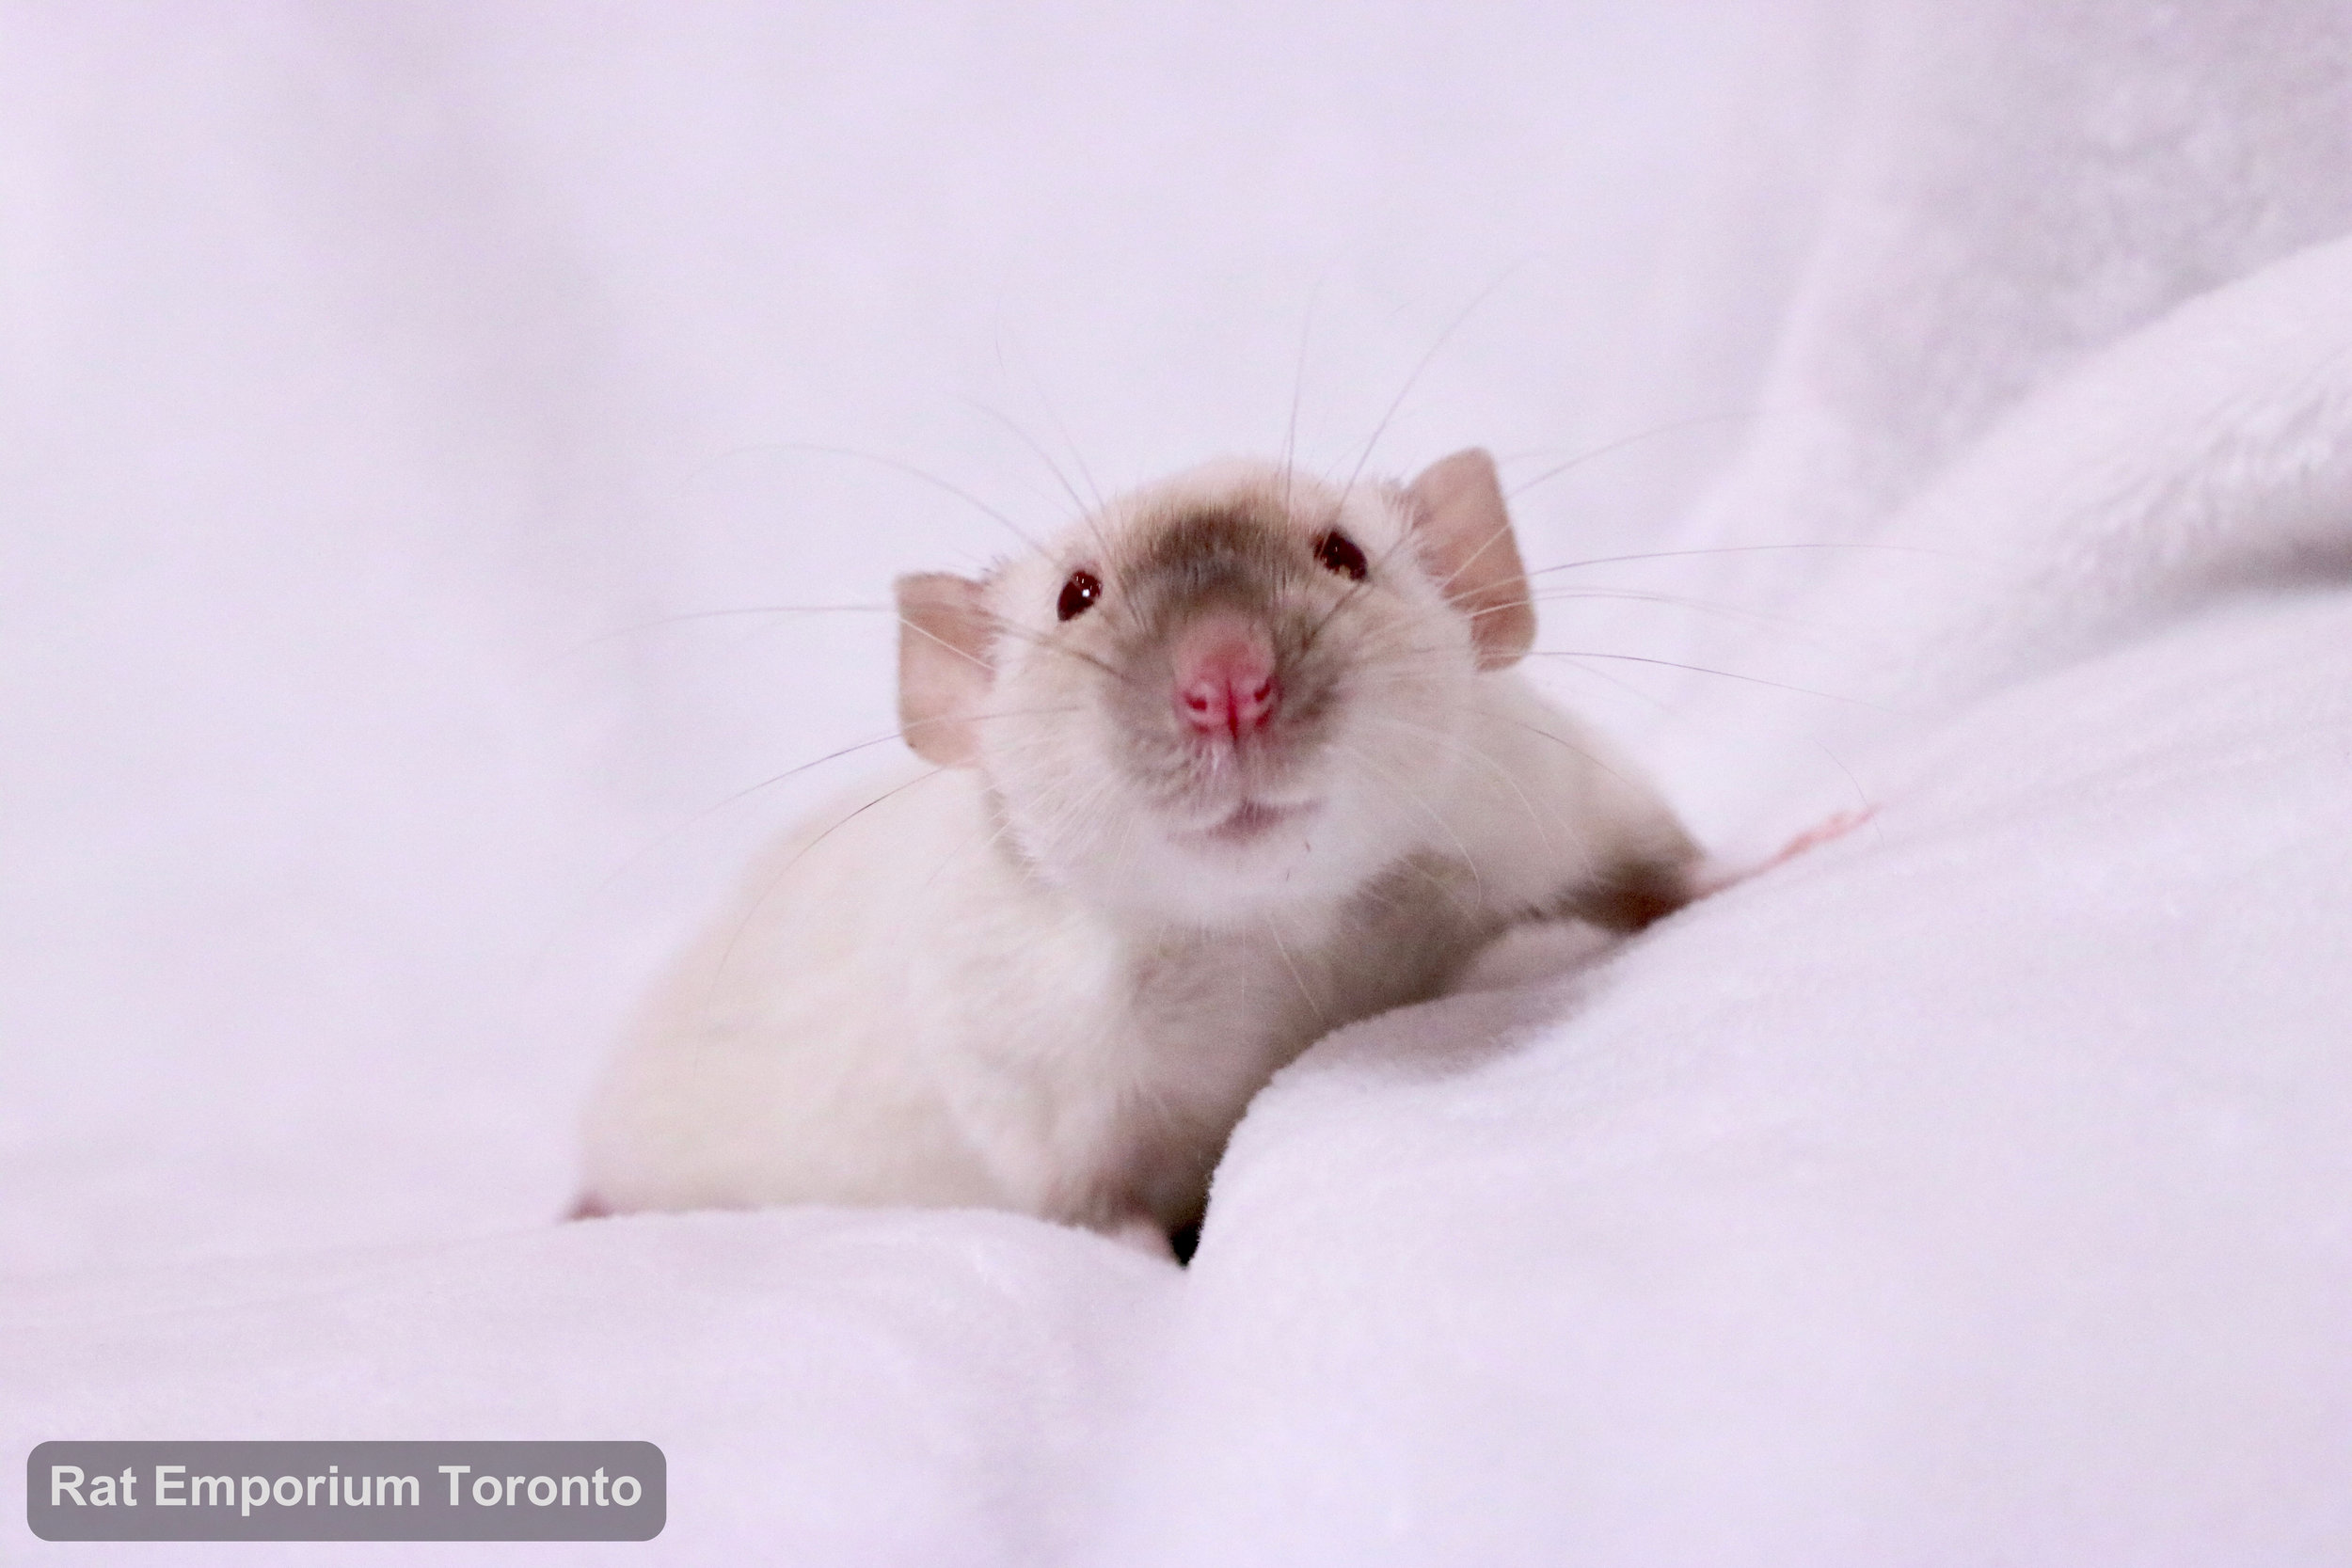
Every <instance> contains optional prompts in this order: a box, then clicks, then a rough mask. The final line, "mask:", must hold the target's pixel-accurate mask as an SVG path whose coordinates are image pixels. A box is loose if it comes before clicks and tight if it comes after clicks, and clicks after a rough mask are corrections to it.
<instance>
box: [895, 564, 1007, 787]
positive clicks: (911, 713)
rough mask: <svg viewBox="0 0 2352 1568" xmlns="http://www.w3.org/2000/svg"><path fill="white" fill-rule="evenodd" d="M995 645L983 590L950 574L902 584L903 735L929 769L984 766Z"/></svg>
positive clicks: (900, 663)
mask: <svg viewBox="0 0 2352 1568" xmlns="http://www.w3.org/2000/svg"><path fill="white" fill-rule="evenodd" d="M990 641H991V640H990V637H989V619H988V610H987V605H986V599H985V591H984V590H983V589H982V588H981V586H980V585H979V584H978V583H977V582H973V581H971V580H970V579H968V578H960V577H955V576H952V575H950V574H948V573H946V572H925V573H921V574H919V575H917V576H914V577H904V578H899V579H898V729H899V732H900V733H901V734H902V735H904V736H906V742H907V744H908V745H909V746H911V747H913V748H914V754H915V755H916V756H919V757H921V758H922V759H923V760H924V761H925V762H930V763H936V764H937V765H939V766H940V767H942V768H967V767H970V766H971V765H972V764H973V763H975V762H977V760H978V759H979V753H980V735H979V725H978V723H977V718H978V715H979V713H980V711H981V705H982V704H983V703H985V702H986V701H987V699H988V691H989V681H990V673H991V672H990V669H989V662H988V650H989V643H990Z"/></svg>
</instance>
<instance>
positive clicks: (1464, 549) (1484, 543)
mask: <svg viewBox="0 0 2352 1568" xmlns="http://www.w3.org/2000/svg"><path fill="white" fill-rule="evenodd" d="M1405 495H1406V499H1407V500H1408V501H1410V502H1411V504H1412V508H1413V539H1414V542H1415V543H1416V544H1417V545H1418V546H1420V549H1421V558H1422V562H1424V563H1425V564H1426V565H1427V566H1428V568H1429V570H1430V571H1431V572H1432V573H1434V574H1435V575H1436V577H1437V578H1438V584H1439V585H1440V586H1441V587H1443V588H1444V590H1445V596H1446V597H1447V598H1449V599H1451V600H1452V601H1454V605H1455V607H1456V608H1458V609H1459V610H1461V611H1462V613H1463V614H1465V615H1468V616H1469V617H1470V641H1471V644H1472V645H1473V646H1474V647H1476V648H1477V650H1478V667H1479V668H1480V669H1481V670H1500V669H1502V668H1503V667H1504V666H1505V665H1511V664H1517V663H1518V661H1519V658H1520V656H1522V655H1523V654H1525V653H1526V652H1527V650H1528V649H1530V648H1532V647H1534V645H1535V606H1534V603H1533V602H1532V601H1531V600H1530V599H1529V598H1528V596H1527V568H1526V567H1524V566H1522V565H1521V564H1520V563H1519V546H1518V541H1517V540H1516V539H1514V538H1512V537H1511V514H1510V513H1509V512H1508V511H1506V510H1504V508H1503V504H1502V484H1501V483H1500V482H1498V481H1497V479H1496V478H1495V460H1494V459H1493V458H1491V457H1489V456H1487V455H1486V451H1484V450H1483V449H1481V448H1478V447H1471V448H1470V449H1469V450H1468V451H1457V452H1455V453H1454V455H1453V456H1451V457H1441V458H1439V459H1438V461H1436V462H1435V463H1432V464H1431V465H1429V467H1426V468H1423V469H1422V471H1421V477H1420V478H1418V479H1416V480H1414V481H1413V483H1411V484H1409V485H1407V486H1406V491H1405Z"/></svg>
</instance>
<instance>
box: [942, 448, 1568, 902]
mask: <svg viewBox="0 0 2352 1568" xmlns="http://www.w3.org/2000/svg"><path fill="white" fill-rule="evenodd" d="M898 609H899V615H900V621H901V626H900V633H899V719H900V722H901V724H902V725H903V726H904V728H905V732H906V736H907V739H908V741H909V743H910V744H912V745H913V746H914V750H915V751H916V752H919V753H920V754H921V755H922V756H924V757H925V758H926V759H928V760H930V761H931V762H935V763H939V764H941V765H943V766H949V767H977V768H980V769H981V770H982V771H983V773H984V774H985V775H986V777H987V779H988V782H989V784H990V785H991V787H992V794H993V799H994V801H995V806H996V810H997V812H998V813H999V814H1000V816H1001V817H1002V820H1003V823H1004V826H1005V830H1006V837H1007V839H1008V840H1009V843H1010V845H1011V847H1013V848H1014V849H1015V851H1016V852H1018V853H1019V854H1021V855H1022V856H1023V857H1024V858H1025V860H1026V861H1027V862H1028V863H1030V864H1031V865H1032V866H1033V867H1034V868H1035V869H1036V870H1037V871H1038V872H1039V874H1040V875H1041V876H1043V877H1045V878H1046V879H1048V880H1050V881H1053V882H1055V883H1057V884H1058V885H1062V886H1065V887H1070V888H1072V889H1073V890H1076V891H1078V892H1080V893H1082V894H1084V895H1086V896H1088V897H1089V898H1090V899H1092V900H1094V901H1096V902H1099V903H1101V904H1103V905H1104V906H1106V907H1110V908H1114V909H1119V910H1122V911H1130V912H1133V913H1136V914H1139V915H1143V916H1146V917H1151V918H1159V919H1168V920H1177V921H1184V922H1190V923H1195V924H1200V925H1210V926H1222V925H1231V924H1233V923H1235V922H1236V921H1239V920H1243V919H1248V918H1254V917H1255V916H1257V915H1258V914H1260V913H1262V912H1263V911H1267V910H1270V909H1274V908H1278V907H1280V906H1282V905H1285V904H1290V903H1295V902H1307V901H1312V900H1327V899H1332V898H1336V897H1341V896H1344V895H1346V894H1348V893H1350V892H1352V891H1353V890H1355V889H1356V888H1358V887H1360V886H1361V885H1363V883H1364V882H1365V881H1366V880H1367V879H1369V878H1371V877H1372V876H1374V875H1375V874H1376V873H1378V872H1379V871H1381V870H1383V869H1385V868H1386V867H1388V866H1389V865H1391V864H1392V863H1394V862H1396V861H1398V860H1400V859H1402V858H1403V857H1404V856H1405V855H1406V854H1408V853H1410V852H1411V851H1412V850H1413V849H1415V848H1417V847H1421V846H1422V844H1423V843H1426V842H1431V841H1432V839H1433V835H1436V837H1437V841H1438V842H1442V835H1443V832H1444V828H1443V825H1442V823H1441V822H1440V821H1439V819H1438V802H1439V801H1441V800H1442V799H1443V798H1444V796H1445V793H1446V786H1447V784H1448V781H1449V780H1450V779H1451V777H1452V775H1453V773H1454V770H1455V769H1456V768H1460V767H1462V766H1463V765H1464V756H1463V752H1462V746H1461V743H1460V741H1459V739H1458V738H1457V736H1458V734H1459V731H1460V729H1461V726H1462V722H1463V715H1464V713H1465V711H1466V706H1467V705H1468V703H1469V701H1470V695H1471V687H1472V684H1473V683H1474V682H1475V680H1476V679H1477V676H1478V673H1479V672H1480V671H1481V670H1486V669H1497V668H1500V667H1502V666H1503V665H1507V664H1510V663H1513V662H1515V661H1516V660H1517V659H1518V657H1519V656H1520V655H1521V654H1523V653H1525V652H1526V651H1527V648H1528V645H1529V643H1530V642H1531V641H1533V640H1534V625H1535V621H1534V610H1533V608H1532V606H1531V605H1530V604H1529V602H1528V594H1527V579H1526V576H1525V573H1524V572H1523V571H1522V569H1521V567H1520V565H1519V555H1518V546H1517V545H1516V544H1515V543H1514V542H1513V540H1512V537H1511V526H1510V520H1509V517H1508V515H1506V514H1505V512H1504V510H1503V503H1502V492H1501V490H1500V489H1499V488H1498V487H1497V485H1496V483H1495V470H1494V464H1493V462H1492V460H1491V459H1489V458H1488V457H1487V456H1486V453H1485V452H1483V451H1464V452H1457V453H1455V454H1454V456H1452V457H1449V458H1446V459H1444V460H1443V461H1442V462H1439V463H1438V464H1436V465H1435V466H1433V467H1430V468H1429V469H1428V470H1427V471H1426V472H1424V473H1422V475H1421V477H1420V478H1418V479H1416V480H1414V481H1413V482H1412V483H1410V484H1409V485H1405V486H1396V485H1391V484H1379V485H1360V486H1354V487H1351V488H1350V489H1348V490H1346V491H1342V490H1339V489H1337V488H1335V487H1333V486H1331V485H1328V484H1325V483H1321V482H1319V481H1317V480H1314V479H1312V478H1311V477H1309V476H1307V475H1304V474H1299V473H1296V472H1295V471H1291V470H1286V469H1283V468H1279V467H1275V466H1273V465H1269V464H1261V463H1242V462H1229V463H1220V464H1214V465H1211V466H1210V467H1204V468H1200V469H1197V470H1195V471H1193V472H1191V473H1188V474H1184V475H1180V476H1179V477H1177V478H1175V479H1171V480H1168V481H1165V482H1163V483H1159V484H1155V485H1152V486H1150V487H1149V488H1146V489H1143V490H1140V491H1137V492H1136V493H1134V494H1132V495H1128V496H1125V497H1122V498H1120V499H1118V500H1115V501H1113V502H1111V503H1109V504H1108V505H1106V506H1104V507H1103V508H1102V509H1101V510H1100V511H1099V512H1097V513H1095V514H1094V515H1091V516H1089V517H1087V518H1085V519H1082V520H1081V521H1080V523H1079V524H1078V525H1077V526H1076V527H1074V528H1073V529H1072V530H1070V531H1068V532H1067V533H1066V534H1064V535H1063V536H1062V537H1060V538H1059V539H1057V540H1056V541H1054V542H1053V543H1052V544H1051V545H1049V546H1047V547H1046V548H1045V549H1044V550H1042V551H1040V552H1037V553H1034V554H1032V555H1030V556H1028V557H1026V558H1025V559H1022V560H1019V561H1015V562H1009V563H1008V564H1006V565H1003V566H1000V567H998V568H997V569H996V570H995V571H993V572H992V573H991V574H990V575H989V576H988V577H987V578H986V579H985V580H983V581H978V582H974V581H970V580H967V579H965V578H956V577H948V576H945V575H937V574H933V575H926V576H921V577H912V578H902V579H900V581H899V583H898Z"/></svg>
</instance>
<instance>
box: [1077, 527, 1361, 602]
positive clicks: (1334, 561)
mask: <svg viewBox="0 0 2352 1568" xmlns="http://www.w3.org/2000/svg"><path fill="white" fill-rule="evenodd" d="M1315 559H1316V560H1317V561H1319V562H1323V564H1324V565H1325V566H1326V567H1327V568H1329V569H1330V570H1332V571H1334V572H1337V573H1339V575H1340V576H1342V577H1343V578H1349V579H1350V580H1352V581H1355V582H1361V581H1363V580H1364V574H1365V573H1366V572H1369V571H1371V570H1372V564H1371V562H1367V561H1366V560H1365V559H1364V552H1363V551H1362V550H1361V549H1359V547H1358V546H1357V544H1356V541H1355V540H1353V539H1350V538H1349V537H1348V536H1347V535H1346V534H1344V533H1342V532H1340V531H1338V530H1336V529H1334V530H1333V531H1330V532H1329V533H1327V534H1325V535H1324V536H1323V537H1322V538H1320V539H1318V540H1316V541H1315ZM1063 602H1064V603H1065V604H1066V603H1068V602H1069V601H1068V600H1067V599H1066V598H1065V599H1064V600H1063Z"/></svg>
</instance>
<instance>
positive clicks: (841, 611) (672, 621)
mask: <svg viewBox="0 0 2352 1568" xmlns="http://www.w3.org/2000/svg"><path fill="white" fill-rule="evenodd" d="M897 609H898V607H897V606H895V605H886V604H767V605H745V606H741V607H739V608H737V609H731V610H687V611H685V612H683V613H682V614H677V615H657V616H655V617H654V618H653V619H652V620H649V621H639V622H636V623H634V624H632V625H629V626H615V627H613V628H612V630H611V631H600V632H598V633H596V635H595V636H594V637H591V638H589V639H588V640H587V641H583V642H577V643H574V644H573V645H572V646H571V647H569V648H566V649H564V652H562V653H561V654H558V655H556V656H555V657H557V658H559V659H564V658H576V657H579V656H580V655H581V654H584V653H586V652H587V651H588V650H589V649H591V648H594V647H597V646H600V645H601V644H603V643H606V642H611V641H616V640H618V639H620V638H624V637H635V636H637V635H638V634H640V633H641V632H648V631H660V629H662V628H663V627H665V626H678V625H681V624H684V623H687V622H692V621H718V620H725V619H729V618H732V617H740V616H749V615H850V614H858V615H876V614H880V615H889V614H893V613H896V611H897Z"/></svg>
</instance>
